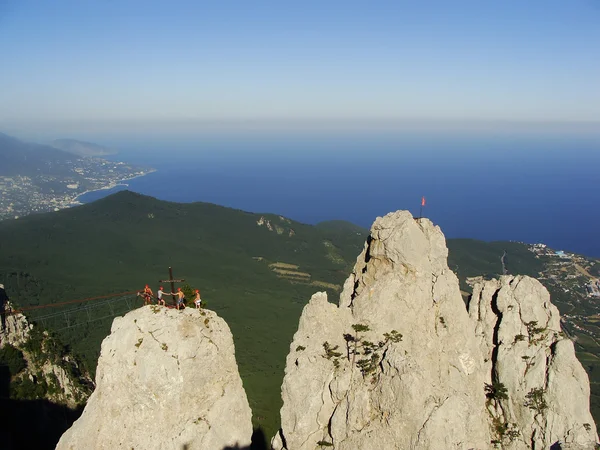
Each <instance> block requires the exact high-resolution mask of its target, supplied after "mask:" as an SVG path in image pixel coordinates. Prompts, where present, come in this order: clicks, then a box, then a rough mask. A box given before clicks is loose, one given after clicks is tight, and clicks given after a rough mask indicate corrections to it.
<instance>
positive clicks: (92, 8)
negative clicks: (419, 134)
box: [0, 0, 600, 129]
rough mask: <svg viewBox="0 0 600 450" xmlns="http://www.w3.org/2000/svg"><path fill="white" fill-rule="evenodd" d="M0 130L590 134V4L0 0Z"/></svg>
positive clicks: (597, 27) (594, 39) (597, 97)
mask: <svg viewBox="0 0 600 450" xmlns="http://www.w3.org/2000/svg"><path fill="white" fill-rule="evenodd" d="M0 61H1V62H0V86H1V88H0V129H2V127H3V124H4V125H5V126H9V127H10V126H24V125H25V124H28V123H30V124H37V125H40V126H41V124H44V123H72V124H85V123H93V122H98V123H100V122H102V123H117V122H118V123H120V125H121V126H123V124H127V123H131V124H133V123H137V124H139V123H146V124H161V123H162V124H165V123H178V122H186V121H191V122H194V121H205V120H209V121H230V120H233V121H235V120H258V121H265V122H269V121H292V122H293V121H316V122H319V121H322V120H335V121H342V122H343V121H370V122H373V123H377V122H378V121H382V122H385V121H397V120H399V121H402V120H406V119H411V120H425V121H428V120H458V121H467V122H468V121H473V120H497V119H499V120H511V121H591V122H598V121H600V0H560V1H556V0H543V1H540V0H503V1H493V2H492V1H483V0H477V1H461V0H456V1H448V0H443V1H423V2H420V1H414V0H412V1H402V0H395V1H386V2H383V1H365V0H360V1H352V0H344V1H337V0H317V1H312V0H304V1H300V2H287V1H269V2H265V1H259V0H253V1H229V0H222V1H201V0H196V1H189V2H184V1H176V0H174V1H166V0H161V1H149V0H143V1H137V0H98V1H86V0H72V1H66V0H52V1H39V0H31V1H30V0H0Z"/></svg>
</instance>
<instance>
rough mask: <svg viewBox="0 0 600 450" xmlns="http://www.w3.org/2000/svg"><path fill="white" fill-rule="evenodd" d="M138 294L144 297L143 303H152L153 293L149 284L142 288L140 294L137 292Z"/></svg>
mask: <svg viewBox="0 0 600 450" xmlns="http://www.w3.org/2000/svg"><path fill="white" fill-rule="evenodd" d="M138 295H141V296H142V297H143V298H144V305H150V304H152V297H154V293H153V292H152V289H150V286H148V285H146V286H144V290H143V291H142V292H141V294H140V293H139V292H138Z"/></svg>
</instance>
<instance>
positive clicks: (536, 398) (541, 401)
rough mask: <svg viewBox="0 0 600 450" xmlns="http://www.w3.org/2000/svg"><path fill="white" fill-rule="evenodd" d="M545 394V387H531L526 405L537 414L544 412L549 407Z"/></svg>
mask: <svg viewBox="0 0 600 450" xmlns="http://www.w3.org/2000/svg"><path fill="white" fill-rule="evenodd" d="M545 395H546V391H545V390H544V389H543V388H533V389H531V390H530V391H529V392H528V393H527V395H526V396H525V398H526V400H525V406H527V407H528V408H529V409H532V410H533V411H535V412H536V413H537V414H541V413H543V412H544V410H545V409H546V408H548V404H547V403H546V399H545V398H544V396H545Z"/></svg>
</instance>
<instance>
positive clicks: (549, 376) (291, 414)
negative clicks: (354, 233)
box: [272, 212, 597, 450]
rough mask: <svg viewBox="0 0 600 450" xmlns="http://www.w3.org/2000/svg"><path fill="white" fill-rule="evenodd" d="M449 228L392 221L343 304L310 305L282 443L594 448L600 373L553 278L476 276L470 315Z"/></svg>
mask: <svg viewBox="0 0 600 450" xmlns="http://www.w3.org/2000/svg"><path fill="white" fill-rule="evenodd" d="M447 256H448V250H447V247H446V244H445V238H444V236H443V234H442V232H441V231H440V229H439V228H438V227H436V226H434V225H433V224H432V223H431V222H430V221H429V220H427V219H414V218H413V217H412V216H411V215H410V213H408V212H396V213H391V214H388V215H387V216H385V217H383V218H378V219H377V220H376V221H375V223H374V224H373V227H372V228H371V235H370V237H369V239H368V240H367V243H366V245H365V248H364V251H363V252H362V254H361V255H360V256H359V257H358V260H357V263H356V265H355V267H354V270H353V272H352V274H351V275H350V277H349V278H348V279H347V281H346V283H345V285H344V290H343V292H342V294H341V297H340V300H339V305H335V304H332V303H329V302H328V299H327V295H326V294H325V293H317V294H315V295H313V297H312V298H311V300H310V302H309V303H308V305H306V307H305V308H304V310H303V312H302V316H301V318H300V322H299V326H298V331H297V332H296V334H295V335H294V339H293V342H292V344H291V347H290V353H289V355H288V357H287V361H286V369H285V377H284V381H283V385H282V397H283V407H282V409H281V426H282V428H281V430H280V431H279V433H278V434H277V435H276V436H275V437H274V438H273V441H272V445H273V448H274V449H275V450H283V449H286V450H314V449H316V448H332V449H334V450H361V449H364V450H370V449H375V448H378V449H379V448H381V449H465V450H466V449H489V448H505V449H526V448H527V449H549V448H553V449H555V448H562V449H593V448H594V446H595V442H596V440H597V436H596V426H595V424H594V421H593V419H592V417H591V415H590V412H589V382H588V380H587V376H586V373H585V372H584V370H583V368H582V366H581V364H580V363H579V362H578V361H577V359H576V357H575V353H574V350H573V344H572V342H571V341H570V340H569V339H567V338H565V336H564V335H563V334H562V333H561V329H560V318H559V315H558V310H557V309H556V308H555V307H554V306H553V305H552V304H551V303H550V298H549V294H548V292H547V291H546V289H545V288H544V287H543V286H542V285H541V284H540V283H539V282H537V281H536V280H533V279H531V278H528V277H514V276H504V277H502V278H501V279H500V280H492V281H487V282H484V281H483V279H479V280H476V284H475V285H474V293H473V297H472V300H471V302H470V308H469V311H468V312H467V308H465V304H464V302H463V300H462V298H461V294H460V291H459V285H458V280H457V278H456V276H455V275H454V274H453V273H452V271H450V270H449V268H448V265H447Z"/></svg>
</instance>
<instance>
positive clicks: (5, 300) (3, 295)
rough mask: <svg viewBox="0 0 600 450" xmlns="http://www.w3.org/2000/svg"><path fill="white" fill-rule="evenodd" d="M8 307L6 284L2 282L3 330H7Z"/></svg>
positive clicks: (0, 307) (1, 309)
mask: <svg viewBox="0 0 600 450" xmlns="http://www.w3.org/2000/svg"><path fill="white" fill-rule="evenodd" d="M7 307H8V295H6V291H5V290H4V285H3V284H0V315H1V316H2V331H5V330H6V308H7Z"/></svg>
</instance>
